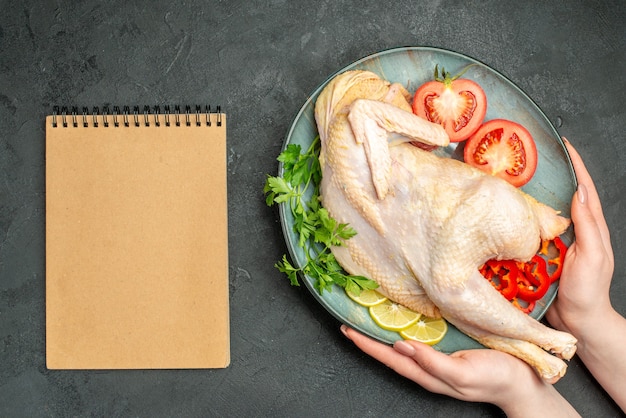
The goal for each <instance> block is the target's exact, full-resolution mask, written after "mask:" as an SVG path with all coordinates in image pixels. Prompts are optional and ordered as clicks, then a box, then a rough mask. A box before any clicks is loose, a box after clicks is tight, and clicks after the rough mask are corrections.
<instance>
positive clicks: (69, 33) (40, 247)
mask: <svg viewBox="0 0 626 418" xmlns="http://www.w3.org/2000/svg"><path fill="white" fill-rule="evenodd" d="M0 10H1V12H0V128H1V129H0V416H5V417H13V416H106V417H114V416H141V417H148V416H150V417H155V416H246V417H249V416H281V417H282V416H285V417H294V416H319V417H335V416H336V417H357V416H359V417H378V416H429V417H448V416H464V417H478V416H501V415H502V412H501V411H500V410H498V409H497V408H495V407H493V406H491V405H486V404H478V403H474V404H472V403H465V402H461V401H457V400H454V399H450V398H447V397H444V396H439V395H434V394H430V393H428V392H427V391H425V390H423V389H422V388H421V387H419V386H417V385H416V384H414V383H412V382H410V381H408V380H405V379H404V378H401V377H399V376H397V375H396V374H395V373H394V372H392V371H391V370H390V369H388V368H386V367H385V366H383V365H381V364H379V363H377V362H375V361H374V360H372V359H370V358H369V357H367V356H365V355H364V354H362V353H361V352H359V351H358V350H357V349H355V348H354V346H353V345H352V344H351V343H350V342H349V341H347V340H346V339H345V338H344V337H343V335H342V334H341V333H340V332H339V323H338V322H337V321H336V320H335V319H334V318H333V317H332V316H331V315H330V314H328V313H327V312H326V311H325V310H324V309H323V308H322V307H321V306H320V305H318V304H317V303H316V302H315V300H314V298H313V297H312V296H311V295H310V294H309V293H308V291H307V290H306V288H304V287H301V288H296V287H291V286H290V285H289V283H288V281H287V279H286V278H285V277H284V276H282V275H281V273H279V272H278V271H277V270H276V269H275V268H274V267H273V264H274V263H275V262H276V261H277V260H279V259H280V257H281V256H282V254H283V253H285V252H286V246H285V243H284V240H283V235H282V231H281V229H280V224H279V221H278V213H277V211H276V210H275V209H273V208H268V207H267V206H266V205H265V202H264V198H263V193H262V188H263V184H264V181H265V175H266V174H267V173H271V174H274V173H275V172H276V169H277V162H276V156H277V154H278V153H279V150H280V148H281V145H282V143H283V140H284V138H285V135H286V133H287V130H288V128H289V126H290V123H291V122H292V120H293V118H294V117H295V115H296V112H297V111H298V110H299V108H300V106H301V105H302V104H303V103H304V101H305V100H306V98H307V95H308V94H309V93H310V92H311V91H312V90H313V89H314V88H315V87H316V86H317V85H318V84H320V83H321V82H323V81H324V80H325V79H326V77H327V76H328V75H330V74H331V73H333V72H334V71H336V70H338V69H340V68H342V67H343V66H345V65H347V64H349V63H351V62H353V61H354V60H356V59H359V58H361V57H363V56H366V55H369V54H371V53H374V52H377V51H380V50H383V49H387V48H391V47H398V46H409V45H410V46H421V45H425V46H436V47H441V48H447V49H451V50H454V51H457V52H460V53H463V54H466V55H469V56H472V57H474V58H477V59H479V60H481V61H483V62H485V63H486V64H488V65H489V66H491V67H493V68H495V69H496V70H498V71H500V72H502V73H503V74H504V75H506V76H507V77H509V78H510V79H511V80H513V81H514V82H515V83H516V84H518V85H519V86H520V87H521V88H522V89H523V90H525V91H526V93H528V95H529V96H530V97H532V98H533V99H534V100H535V101H536V102H537V103H538V104H539V106H540V107H541V108H542V109H543V110H544V112H545V113H546V115H547V116H548V118H549V119H550V120H551V121H552V122H553V123H554V124H555V126H556V127H557V128H558V131H559V133H560V134H562V135H565V136H567V137H568V138H569V139H570V141H571V142H572V143H573V144H574V145H575V146H577V147H578V149H579V151H580V152H581V154H582V155H583V157H584V159H585V161H586V163H587V165H588V167H589V170H590V172H591V173H592V175H593V177H594V178H595V180H596V183H597V186H598V189H599V192H600V195H601V198H602V201H603V204H604V210H605V215H606V218H607V221H608V224H609V226H610V229H611V231H612V238H613V245H614V251H615V254H616V255H617V257H616V264H615V271H616V273H615V277H614V280H613V285H612V288H611V297H612V301H613V303H614V305H615V307H616V308H617V309H618V310H619V311H620V312H621V313H622V314H626V278H625V274H624V272H625V271H626V264H625V263H626V261H625V259H624V257H622V255H623V254H625V253H626V248H625V246H624V243H623V241H622V239H621V238H622V237H624V236H625V235H626V231H625V229H626V221H625V220H624V210H625V208H624V197H623V196H624V194H625V193H626V179H625V173H626V163H625V160H626V137H625V134H624V132H625V131H626V111H625V107H624V106H625V102H626V95H625V92H626V29H625V27H626V3H624V2H623V1H622V0H613V1H600V0H598V1H581V0H576V1H564V0H561V1H551V2H543V1H526V2H521V1H517V0H513V1H508V0H507V1H496V0H493V1H483V2H479V1H447V2H441V1H408V0H404V1H403V0H400V1H388V2H383V1H329V0H323V1H320V2H305V1H286V0H271V1H207V2H202V1H178V0H175V1H160V0H157V1H130V2H128V1H111V2H98V1H93V0H85V1H80V2H78V1H77V2H71V1H65V0H58V1H54V2H52V1H35V0H21V1H7V0H3V1H0ZM175 103H181V104H185V103H190V104H196V103H200V104H204V103H213V104H221V106H222V108H223V109H224V110H225V111H226V112H227V113H228V118H229V126H228V187H229V190H228V198H229V203H228V207H229V252H230V262H229V266H230V312H231V342H232V347H231V353H232V363H231V365H230V367H228V368H227V369H224V370H163V371H145V370H144V371H49V370H47V369H46V367H45V355H44V348H45V312H44V309H45V300H44V290H45V274H44V271H45V257H44V253H45V236H44V226H45V224H44V215H45V188H44V185H45V183H44V182H45V178H44V167H45V160H44V144H45V141H44V115H45V114H46V113H49V112H50V111H51V108H52V106H53V105H64V104H68V105H72V104H77V105H80V106H83V105H86V106H102V105H105V104H111V105H115V104H131V105H133V104H141V105H143V104H175ZM591 279H593V278H591ZM599 325H600V326H601V324H599ZM556 386H557V388H558V390H559V391H561V392H562V393H563V395H564V396H566V397H567V398H568V399H569V400H570V401H571V402H572V404H573V405H574V406H575V407H576V408H577V409H578V411H580V413H581V414H582V415H583V416H588V417H600V416H602V417H610V416H621V415H622V414H621V412H620V411H619V409H618V408H617V407H616V406H615V404H614V403H613V402H612V401H611V400H610V398H609V397H608V396H607V395H606V394H605V393H604V391H603V390H602V389H601V388H600V387H599V386H598V384H596V383H595V381H594V380H593V378H592V377H591V376H590V374H589V373H588V372H587V370H586V369H585V367H584V365H583V364H582V363H581V362H580V361H579V360H578V359H577V358H575V359H574V360H572V361H571V362H570V366H569V370H568V373H567V375H566V376H565V377H564V378H563V379H562V380H561V381H560V382H559V383H558V384H557V385H556ZM520 401H521V402H532V400H531V399H524V400H520Z"/></svg>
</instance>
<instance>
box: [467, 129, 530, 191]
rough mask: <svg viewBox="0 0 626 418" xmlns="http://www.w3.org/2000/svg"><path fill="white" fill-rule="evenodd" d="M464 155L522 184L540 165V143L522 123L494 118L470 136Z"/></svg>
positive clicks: (470, 163) (503, 177)
mask: <svg viewBox="0 0 626 418" xmlns="http://www.w3.org/2000/svg"><path fill="white" fill-rule="evenodd" d="M463 159H464V160H465V162H466V163H467V164H469V165H472V166H474V167H476V168H478V169H480V170H482V171H484V172H486V173H489V174H492V175H494V176H498V177H500V178H502V179H504V180H506V181H508V182H509V183H511V184H512V185H513V186H515V187H521V186H523V185H524V184H526V183H528V182H529V181H530V179H531V178H532V176H533V175H534V174H535V170H536V169H537V146H536V145H535V141H534V140H533V137H532V135H531V134H530V132H528V130H527V129H526V128H524V127H523V126H522V125H520V124H519V123H515V122H512V121H510V120H506V119H493V120H490V121H487V122H485V123H484V124H483V125H482V126H481V127H480V128H479V129H478V130H477V131H476V133H474V135H472V136H471V137H470V138H469V139H468V140H467V142H466V143H465V150H464V151H463Z"/></svg>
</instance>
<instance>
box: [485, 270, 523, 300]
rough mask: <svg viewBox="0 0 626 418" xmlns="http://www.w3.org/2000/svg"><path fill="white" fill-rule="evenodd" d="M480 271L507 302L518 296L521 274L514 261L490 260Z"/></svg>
mask: <svg viewBox="0 0 626 418" xmlns="http://www.w3.org/2000/svg"><path fill="white" fill-rule="evenodd" d="M479 271H480V273H481V274H482V275H483V276H484V277H485V278H486V279H487V280H489V281H490V282H491V284H492V285H493V287H495V288H496V290H498V291H499V292H500V293H501V294H502V296H504V297H505V298H506V299H507V300H511V299H513V298H514V297H515V295H516V294H517V280H518V277H519V275H520V274H521V273H520V271H519V268H518V267H517V265H516V263H515V262H514V261H510V260H501V261H497V260H489V261H487V262H486V263H485V264H484V265H483V266H482V267H481V268H480V269H479Z"/></svg>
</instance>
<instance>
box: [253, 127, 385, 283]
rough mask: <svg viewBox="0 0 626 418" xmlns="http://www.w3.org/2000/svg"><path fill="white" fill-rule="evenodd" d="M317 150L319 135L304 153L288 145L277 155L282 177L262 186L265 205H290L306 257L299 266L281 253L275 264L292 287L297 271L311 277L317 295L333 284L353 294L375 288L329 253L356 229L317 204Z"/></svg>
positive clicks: (274, 177) (277, 177)
mask: <svg viewBox="0 0 626 418" xmlns="http://www.w3.org/2000/svg"><path fill="white" fill-rule="evenodd" d="M319 152H320V138H319V135H318V136H317V137H315V139H314V140H313V141H312V142H311V145H310V146H309V148H308V149H307V150H306V151H304V152H302V147H301V146H300V145H298V144H289V145H287V147H286V148H285V150H284V151H283V152H281V153H280V155H279V156H278V161H280V162H281V163H282V165H283V175H282V177H280V176H269V175H268V176H267V179H266V182H265V187H264V189H263V192H264V193H265V195H266V199H265V201H266V203H267V205H268V206H272V205H274V204H276V203H284V204H286V206H287V207H288V208H289V210H290V211H291V214H292V216H293V219H294V223H293V231H294V232H295V233H296V234H297V236H298V245H299V246H300V247H302V248H303V249H304V252H305V254H306V260H307V262H306V264H305V265H304V266H303V267H300V268H298V267H295V266H293V265H292V264H291V263H290V262H289V260H288V259H287V256H286V255H283V258H282V260H281V261H279V262H278V263H276V264H275V265H274V266H275V267H276V268H277V269H278V270H279V271H281V272H282V273H285V274H286V275H287V277H289V280H290V281H291V284H292V285H294V286H299V281H298V274H304V275H307V276H309V277H311V278H313V279H314V287H315V289H317V291H318V292H319V293H320V294H321V293H322V292H323V291H324V290H331V288H332V285H333V284H336V285H338V286H340V287H343V288H345V289H346V290H348V291H351V292H353V293H356V294H359V293H360V292H361V290H362V289H375V288H377V287H378V284H377V283H376V282H374V281H373V280H370V279H368V278H366V277H363V276H356V275H348V274H346V273H345V272H344V271H343V269H342V268H341V266H340V265H339V263H338V262H337V260H336V259H335V256H334V255H333V253H332V252H331V247H333V246H340V245H344V242H345V240H348V239H350V238H352V237H353V236H354V235H356V231H355V230H354V229H353V228H352V227H350V226H349V225H348V224H343V223H339V222H337V221H336V220H335V219H333V218H332V217H331V216H330V214H329V213H328V211H327V210H326V209H325V208H323V207H322V205H321V203H320V199H319V185H320V182H321V179H322V169H321V167H320V162H319Z"/></svg>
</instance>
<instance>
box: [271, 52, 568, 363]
mask: <svg viewBox="0 0 626 418" xmlns="http://www.w3.org/2000/svg"><path fill="white" fill-rule="evenodd" d="M409 51H410V52H434V53H441V54H449V55H453V56H455V57H456V58H459V59H462V60H467V61H471V62H473V63H475V64H478V65H481V66H483V67H486V68H487V69H488V70H489V71H491V72H493V73H494V74H495V75H497V76H498V77H500V78H502V79H503V80H505V81H506V82H507V83H508V85H509V86H510V87H512V88H514V89H515V90H516V91H517V92H518V93H519V94H520V95H521V96H522V97H523V98H524V99H525V100H527V101H528V102H529V103H530V104H532V106H533V107H534V108H535V109H536V110H537V112H538V114H539V116H540V117H541V118H542V119H543V121H544V123H545V124H546V125H547V127H548V128H549V131H550V136H551V137H553V139H555V140H556V143H557V144H558V145H559V147H560V148H561V151H562V153H563V156H564V157H565V163H566V166H567V168H568V170H569V176H570V179H571V180H572V182H573V185H574V188H575V189H576V188H577V187H578V181H577V178H576V175H575V172H574V167H573V164H572V161H571V157H570V155H569V152H568V151H567V148H566V146H565V143H564V142H563V139H562V138H563V137H562V136H561V135H560V134H559V133H558V131H557V129H556V127H555V126H554V124H553V123H552V122H551V121H550V119H549V118H548V117H547V115H546V114H545V112H544V111H543V109H542V108H541V107H540V106H539V104H538V103H537V102H536V101H535V100H533V99H532V98H531V97H530V96H529V95H528V94H526V92H525V91H524V90H523V89H522V88H521V87H519V86H518V85H517V84H516V83H514V82H513V81H512V80H511V79H510V78H509V77H507V76H506V75H504V74H503V73H501V72H500V71H498V70H496V69H494V68H493V67H491V66H489V65H488V64H486V63H484V62H483V61H481V60H478V59H476V58H474V57H472V56H469V55H466V54H463V53H460V52H457V51H453V50H450V49H446V48H440V47H434V46H399V47H391V48H386V49H382V50H379V51H377V52H374V53H371V54H368V55H365V56H363V57H361V58H359V59H357V60H355V61H353V62H351V63H350V64H348V65H345V66H343V67H342V68H340V69H338V70H336V71H334V72H332V73H331V74H330V75H329V76H327V77H326V78H325V79H324V80H323V81H322V82H321V83H319V84H318V85H317V86H316V87H315V88H314V89H313V90H312V92H311V93H310V94H308V95H307V98H306V100H305V101H304V103H303V104H302V106H301V107H300V109H299V110H298V112H297V113H296V115H295V116H294V117H293V119H292V120H291V123H290V125H289V130H288V131H287V135H286V136H285V138H284V140H283V143H282V146H281V152H282V151H284V150H285V149H286V148H287V146H288V145H289V144H290V143H291V142H290V139H291V138H292V136H293V134H294V131H295V129H296V127H297V122H298V121H299V120H300V119H301V118H302V117H303V114H304V113H305V112H306V111H307V109H308V108H309V106H310V107H313V109H314V107H315V103H314V100H316V99H317V97H318V96H319V94H320V93H321V91H322V90H323V89H324V87H325V86H326V85H327V84H328V83H329V82H330V81H331V80H332V79H333V78H334V77H336V76H337V75H339V74H341V73H343V72H346V71H349V70H351V69H354V68H355V67H357V66H358V65H360V64H362V63H364V62H367V61H370V60H373V59H376V58H379V57H381V56H384V55H389V54H396V53H404V52H409ZM315 129H316V130H317V126H315ZM283 173H284V166H283V163H282V162H279V164H278V175H279V176H281V177H282V175H283ZM278 210H279V218H280V223H281V229H282V233H283V237H284V239H285V242H286V243H287V250H288V253H289V257H290V259H291V261H292V262H294V263H296V265H297V266H298V267H302V266H301V265H300V263H299V260H298V257H297V255H296V254H295V252H294V250H295V245H297V244H296V243H295V242H294V241H293V240H292V236H291V234H289V228H290V225H288V224H287V223H286V216H285V213H286V211H288V210H289V203H288V202H283V203H280V204H279V205H278ZM570 228H571V227H570ZM572 235H573V233H572ZM298 275H299V277H300V279H301V280H300V281H301V282H303V283H304V284H305V286H306V287H307V289H308V291H309V292H310V293H311V294H312V295H313V297H314V298H315V300H316V301H317V302H318V303H320V304H321V305H322V307H323V308H324V309H325V310H326V311H327V312H328V313H330V314H331V315H332V316H333V317H334V318H335V319H336V320H337V321H339V322H340V323H342V324H345V325H347V326H350V327H352V328H354V329H356V330H357V331H359V332H361V333H362V334H364V335H367V336H368V337H370V338H373V339H375V340H378V341H379V342H382V343H385V344H391V343H390V341H387V340H385V339H383V338H381V337H379V336H377V335H372V334H371V333H370V332H368V331H367V330H365V329H363V328H362V327H360V326H359V325H358V324H352V323H350V322H347V321H346V318H345V317H344V316H343V315H341V314H340V313H339V312H337V310H336V309H335V308H334V307H332V306H329V304H328V303H327V301H326V300H325V299H324V298H323V297H322V295H321V294H320V293H319V292H318V290H317V289H315V287H314V286H313V284H312V283H311V282H312V280H313V279H312V278H310V277H308V276H306V275H305V274H303V273H302V272H298ZM327 291H329V290H325V292H327ZM330 291H341V292H344V289H342V288H341V287H340V286H337V285H333V288H332V290H330ZM557 293H558V282H557V283H556V284H555V287H554V292H553V294H552V295H551V296H550V297H549V298H548V299H547V300H545V307H543V308H542V310H541V312H539V313H538V315H536V316H533V317H534V318H535V319H536V320H537V321H541V319H542V318H543V316H544V315H545V312H546V311H547V309H548V307H549V306H550V305H551V304H552V303H553V302H554V299H555V298H556V296H557ZM346 298H347V295H346ZM352 302H353V303H354V304H355V306H357V307H358V306H360V305H358V304H357V303H356V302H354V301H352ZM447 322H448V326H449V327H452V328H456V327H454V325H453V324H451V323H450V322H449V321H447ZM381 331H383V333H388V332H390V331H386V330H384V329H382V328H381ZM459 332H461V331H459ZM461 333H462V332H461ZM462 334H464V333H462ZM464 335H465V334H464ZM400 338H401V337H400ZM444 338H445V337H444ZM468 338H470V339H471V337H468ZM471 340H472V341H473V342H475V340H473V339H471ZM475 343H476V344H475V346H474V347H467V348H468V349H472V348H484V346H482V345H481V344H480V343H478V342H475ZM433 347H434V348H435V349H439V348H438V346H437V344H436V345H434V346H433ZM440 351H445V350H440ZM452 351H456V350H452ZM452 351H445V352H452Z"/></svg>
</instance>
